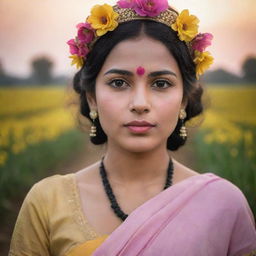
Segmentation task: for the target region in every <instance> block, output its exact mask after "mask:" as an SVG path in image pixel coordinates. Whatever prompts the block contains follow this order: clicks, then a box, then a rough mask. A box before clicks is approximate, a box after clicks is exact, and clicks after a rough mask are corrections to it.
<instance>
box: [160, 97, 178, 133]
mask: <svg viewBox="0 0 256 256" xmlns="http://www.w3.org/2000/svg"><path fill="white" fill-rule="evenodd" d="M181 103H182V94H181V93H177V94H172V95H170V96H169V97H166V98H164V99H162V100H161V101H159V105H158V119H159V121H160V122H161V123H162V124H163V125H164V128H166V129H168V130H170V129H171V130H172V129H174V128H175V126H176V124H177V122H178V117H179V112H180V108H181Z"/></svg>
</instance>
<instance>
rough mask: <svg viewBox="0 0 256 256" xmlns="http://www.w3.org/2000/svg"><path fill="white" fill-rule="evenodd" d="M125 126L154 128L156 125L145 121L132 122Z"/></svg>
mask: <svg viewBox="0 0 256 256" xmlns="http://www.w3.org/2000/svg"><path fill="white" fill-rule="evenodd" d="M124 126H147V127H149V126H150V127H154V126H156V125H154V124H152V123H150V122H147V121H145V120H134V121H132V122H129V123H126V124H125V125H124Z"/></svg>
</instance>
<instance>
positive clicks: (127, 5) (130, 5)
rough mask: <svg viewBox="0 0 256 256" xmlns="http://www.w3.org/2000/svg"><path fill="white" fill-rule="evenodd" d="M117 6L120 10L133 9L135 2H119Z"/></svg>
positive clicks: (122, 0) (125, 0) (132, 0)
mask: <svg viewBox="0 0 256 256" xmlns="http://www.w3.org/2000/svg"><path fill="white" fill-rule="evenodd" d="M117 5H118V7H120V8H134V6H135V0H119V1H118V2H117Z"/></svg>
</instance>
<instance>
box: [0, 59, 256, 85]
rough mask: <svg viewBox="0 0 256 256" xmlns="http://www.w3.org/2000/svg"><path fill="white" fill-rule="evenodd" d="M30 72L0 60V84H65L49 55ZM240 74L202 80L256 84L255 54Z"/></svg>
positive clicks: (208, 76)
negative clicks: (19, 73) (14, 71)
mask: <svg viewBox="0 0 256 256" xmlns="http://www.w3.org/2000/svg"><path fill="white" fill-rule="evenodd" d="M30 65H31V70H32V71H31V74H30V76H29V77H27V78H20V77H16V76H12V75H9V74H7V73H6V72H5V71H4V68H3V66H2V65H1V62H0V86H6V85H50V84H54V85H56V84H62V85H64V84H66V83H67V80H68V77H66V76H59V77H54V76H53V72H52V71H53V67H54V63H53V61H52V60H50V58H49V57H46V56H41V57H37V58H35V59H33V60H32V61H31V64H30ZM241 68H242V76H238V75H235V74H233V73H231V72H228V71H226V70H224V69H221V68H220V69H217V70H214V71H208V72H206V73H205V74H204V75H203V77H202V80H203V81H204V82H206V83H221V84H241V83H251V84H255V85H256V56H250V57H247V58H246V59H245V60H244V62H243V63H242V66H241Z"/></svg>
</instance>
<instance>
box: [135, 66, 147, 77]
mask: <svg viewBox="0 0 256 256" xmlns="http://www.w3.org/2000/svg"><path fill="white" fill-rule="evenodd" d="M136 73H137V75H139V76H142V75H144V73H145V68H143V67H138V68H137V71H136Z"/></svg>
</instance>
